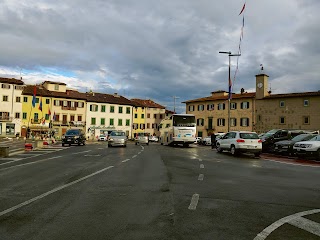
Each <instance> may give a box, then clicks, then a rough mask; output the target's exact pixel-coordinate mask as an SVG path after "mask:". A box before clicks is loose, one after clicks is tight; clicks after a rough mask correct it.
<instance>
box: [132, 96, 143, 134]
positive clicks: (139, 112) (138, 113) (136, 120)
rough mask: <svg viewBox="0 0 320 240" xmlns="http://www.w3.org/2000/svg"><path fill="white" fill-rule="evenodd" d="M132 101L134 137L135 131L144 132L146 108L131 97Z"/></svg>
mask: <svg viewBox="0 0 320 240" xmlns="http://www.w3.org/2000/svg"><path fill="white" fill-rule="evenodd" d="M131 101H132V102H133V105H134V106H133V110H132V122H133V124H132V137H131V138H135V136H136V134H137V133H144V132H145V129H146V108H145V107H144V105H143V104H142V103H140V102H139V101H138V99H131Z"/></svg>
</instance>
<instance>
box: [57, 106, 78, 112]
mask: <svg viewBox="0 0 320 240" xmlns="http://www.w3.org/2000/svg"><path fill="white" fill-rule="evenodd" d="M61 109H62V110H73V111H76V110H77V107H68V106H67V107H65V106H61Z"/></svg>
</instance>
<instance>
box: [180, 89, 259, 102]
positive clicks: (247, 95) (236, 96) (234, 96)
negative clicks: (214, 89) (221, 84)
mask: <svg viewBox="0 0 320 240" xmlns="http://www.w3.org/2000/svg"><path fill="white" fill-rule="evenodd" d="M255 97H256V93H255V92H250V93H243V94H232V99H242V98H255ZM215 100H228V96H209V97H204V98H197V99H193V100H188V101H185V102H182V103H193V102H206V101H215Z"/></svg>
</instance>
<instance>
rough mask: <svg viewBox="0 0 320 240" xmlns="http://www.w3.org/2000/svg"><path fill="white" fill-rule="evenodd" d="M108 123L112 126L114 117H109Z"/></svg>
mask: <svg viewBox="0 0 320 240" xmlns="http://www.w3.org/2000/svg"><path fill="white" fill-rule="evenodd" d="M109 123H110V124H109V125H110V126H113V125H114V119H113V118H110V121H109Z"/></svg>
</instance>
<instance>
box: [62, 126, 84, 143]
mask: <svg viewBox="0 0 320 240" xmlns="http://www.w3.org/2000/svg"><path fill="white" fill-rule="evenodd" d="M61 140H62V146H64V145H65V144H68V145H69V146H71V144H77V145H79V146H80V145H81V144H82V145H85V144H86V136H85V134H84V132H83V131H82V130H81V129H69V130H67V131H66V133H65V134H64V135H63V136H62V139H61Z"/></svg>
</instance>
